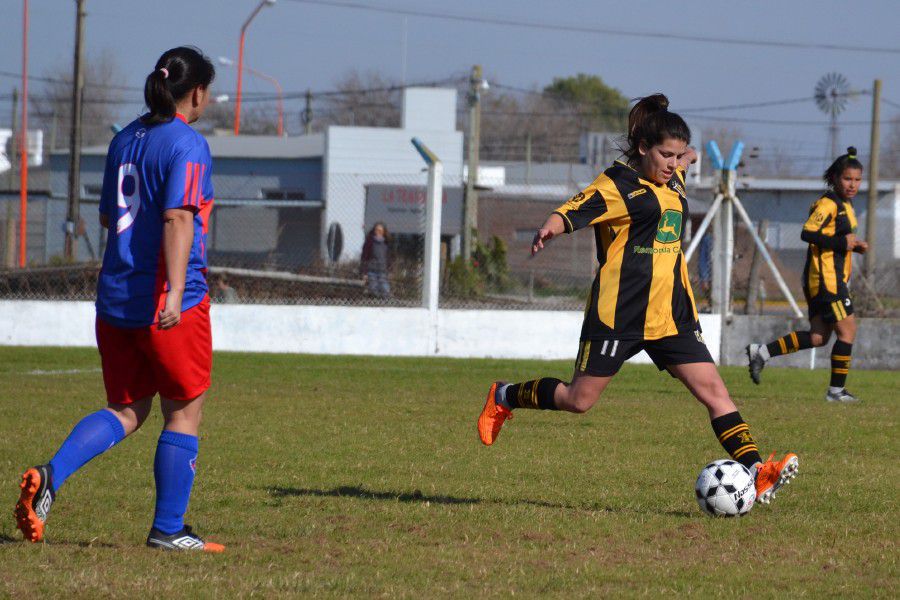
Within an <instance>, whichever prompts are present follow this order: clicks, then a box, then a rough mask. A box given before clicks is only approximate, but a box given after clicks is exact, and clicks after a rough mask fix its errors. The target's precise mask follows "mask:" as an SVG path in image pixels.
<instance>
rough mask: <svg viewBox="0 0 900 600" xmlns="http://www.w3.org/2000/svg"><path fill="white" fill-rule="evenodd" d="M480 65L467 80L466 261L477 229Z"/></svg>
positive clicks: (464, 218) (464, 256)
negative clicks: (476, 187)
mask: <svg viewBox="0 0 900 600" xmlns="http://www.w3.org/2000/svg"><path fill="white" fill-rule="evenodd" d="M483 85H484V80H483V79H482V78H481V65H475V66H473V67H472V76H471V77H470V78H469V160H468V165H469V172H468V177H466V206H465V211H464V215H463V231H462V234H463V235H462V238H463V259H465V260H466V261H468V260H469V259H470V258H471V257H472V250H473V249H474V248H475V240H474V239H473V238H474V237H475V231H476V230H477V229H478V190H477V189H475V186H476V185H477V183H478V147H479V145H480V144H481V90H482V87H483Z"/></svg>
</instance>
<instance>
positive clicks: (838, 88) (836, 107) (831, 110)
mask: <svg viewBox="0 0 900 600" xmlns="http://www.w3.org/2000/svg"><path fill="white" fill-rule="evenodd" d="M850 94H851V91H850V82H849V81H847V78H846V77H844V76H843V75H841V74H840V73H829V74H827V75H825V76H824V77H822V79H820V80H819V81H818V83H816V90H815V96H814V97H815V99H816V106H818V107H819V110H821V111H822V112H823V113H825V114H826V115H828V116H829V117H830V118H831V126H830V127H829V129H828V133H829V137H830V138H831V154H830V155H829V160H831V159H833V158H834V157H835V156H837V155H838V124H837V120H838V115H839V114H841V113H842V112H843V111H844V109H845V108H847V103H848V102H849V101H850Z"/></svg>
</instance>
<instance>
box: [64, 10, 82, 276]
mask: <svg viewBox="0 0 900 600" xmlns="http://www.w3.org/2000/svg"><path fill="white" fill-rule="evenodd" d="M84 2H85V0H75V4H76V10H77V13H76V17H75V65H74V70H73V73H72V130H71V139H70V140H69V207H68V211H67V214H66V247H65V255H66V259H68V260H76V259H77V258H78V235H77V224H78V219H79V217H80V206H79V203H80V201H81V102H82V100H83V99H84V73H83V66H84V44H83V42H84V17H85V11H84Z"/></svg>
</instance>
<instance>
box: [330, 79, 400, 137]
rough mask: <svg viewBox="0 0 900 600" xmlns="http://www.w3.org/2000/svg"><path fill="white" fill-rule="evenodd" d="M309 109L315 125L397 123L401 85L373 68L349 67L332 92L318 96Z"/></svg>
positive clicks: (391, 124) (371, 125) (370, 125)
mask: <svg viewBox="0 0 900 600" xmlns="http://www.w3.org/2000/svg"><path fill="white" fill-rule="evenodd" d="M319 100H320V102H319V106H318V107H316V108H315V109H314V111H313V119H314V121H313V123H314V126H315V128H317V129H318V128H321V127H323V126H324V125H355V126H357V127H399V126H400V110H401V108H400V104H401V89H400V85H399V83H398V82H397V81H395V80H393V79H391V78H389V77H387V76H385V75H383V74H381V73H378V72H375V71H368V72H365V73H360V72H358V71H355V70H354V71H350V72H348V73H347V74H346V75H344V76H343V77H342V78H341V79H340V80H339V81H338V82H337V84H336V86H335V92H334V93H329V94H328V95H322V96H319Z"/></svg>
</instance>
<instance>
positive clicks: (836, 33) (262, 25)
mask: <svg viewBox="0 0 900 600" xmlns="http://www.w3.org/2000/svg"><path fill="white" fill-rule="evenodd" d="M358 2H359V3H363V4H370V5H378V6H383V7H390V8H400V9H413V10H424V11H437V12H443V13H453V14H458V15H465V16H472V17H485V18H492V19H508V20H517V21H530V22H538V23H552V24H559V25H577V26H579V27H587V28H593V27H596V28H598V29H605V30H623V31H638V32H647V33H675V34H686V35H697V36H718V37H725V38H740V39H760V40H772V41H779V42H785V41H787V42H799V43H813V44H816V43H827V44H841V45H851V46H867V47H872V46H877V47H883V48H884V47H887V48H894V49H897V48H900V40H898V38H897V35H896V32H897V27H898V25H900V2H897V0H869V1H866V0H859V1H855V2H846V1H836V0H796V1H791V2H785V1H783V0H782V1H779V2H776V1H769V0H765V1H755V2H727V1H721V0H720V1H695V2H690V1H683V2H680V3H674V2H661V1H653V0H645V1H632V2H621V1H616V2H608V1H605V0H603V1H601V0H593V1H588V0H559V1H555V2H554V1H546V0H545V1H538V0H520V1H512V0H455V1H454V2H437V1H431V0H418V1H417V0H358ZM256 3H257V2H256V0H230V1H227V2H226V1H215V0H190V1H183V0H182V1H176V0H153V1H147V0H144V1H136V0H87V9H88V18H87V27H86V48H87V50H88V54H89V55H90V54H92V53H97V52H99V51H101V50H104V49H109V50H112V51H114V52H115V54H116V56H117V57H118V59H119V61H120V63H121V66H122V67H123V71H124V72H125V73H126V74H127V75H126V81H124V82H122V83H124V84H126V85H133V86H140V85H142V83H143V79H144V77H145V76H146V74H147V73H148V71H149V70H150V68H152V65H153V63H154V61H155V59H156V58H157V56H158V55H159V54H160V52H161V51H162V50H164V49H166V48H169V47H171V46H174V45H178V44H183V43H191V44H194V45H197V46H199V47H200V48H202V49H203V50H204V51H205V52H206V53H207V54H209V55H211V56H213V57H216V56H220V55H224V56H230V57H236V54H237V42H238V32H239V29H240V25H241V23H242V22H243V21H244V19H245V18H246V17H247V15H248V14H249V13H250V11H251V10H252V9H253V7H254V6H255V5H256ZM30 4H31V29H30V49H31V56H30V61H31V71H32V73H33V74H41V73H43V72H45V71H46V70H47V69H48V68H50V67H52V66H56V65H60V64H64V65H68V64H70V61H71V51H72V43H73V38H74V12H75V11H74V6H75V3H74V2H72V1H65V0H31V2H30ZM21 7H22V3H21V1H20V0H0V10H2V13H0V14H2V15H3V16H4V25H5V26H6V27H5V29H6V31H5V32H4V36H3V37H4V43H3V49H4V52H3V53H2V55H0V70H2V71H12V72H19V70H20V65H21V62H20V61H21V54H20V47H21V37H20V35H21V33H20V25H21ZM406 27H407V32H408V35H407V44H406V46H407V59H406V62H407V70H406V74H407V81H410V82H414V81H424V80H436V79H443V78H445V77H448V76H451V75H458V74H462V73H465V72H467V71H468V69H469V68H470V67H471V65H472V64H473V63H481V64H483V65H484V68H485V72H486V75H487V77H488V78H489V79H493V80H497V81H501V82H503V83H505V84H508V85H514V86H521V87H530V86H532V85H534V84H537V85H543V84H546V83H548V82H549V81H550V80H551V79H552V78H553V77H554V76H564V75H572V74H575V73H578V72H585V73H593V74H598V75H600V76H601V77H603V79H604V80H605V81H606V82H607V83H609V84H611V85H613V86H615V87H617V88H618V89H620V90H621V91H622V92H623V93H624V94H625V95H627V96H629V97H635V96H639V95H642V94H646V93H649V92H654V91H664V92H665V93H667V94H668V95H669V97H670V99H671V101H672V108H673V109H674V110H679V109H688V108H698V107H710V106H721V105H731V104H742V103H748V102H756V101H766V100H779V99H785V98H799V97H803V96H811V95H812V91H813V87H814V85H815V83H816V81H817V80H818V79H819V78H820V77H821V76H822V75H824V74H825V73H827V72H830V71H838V72H841V73H843V74H844V75H846V76H847V78H848V79H849V80H850V82H851V84H852V85H853V86H854V87H858V88H865V89H870V88H871V85H872V80H873V79H875V78H876V77H880V78H881V79H883V81H884V92H883V93H884V97H885V98H887V99H888V100H890V101H893V102H895V103H897V104H900V53H897V52H880V53H874V52H873V53H869V52H851V51H847V50H843V51H831V50H821V49H802V48H782V47H758V46H746V45H724V44H716V43H700V42H689V41H678V40H672V39H665V38H654V37H649V38H641V39H636V38H630V37H622V36H614V35H608V34H603V35H600V34H596V35H595V34H590V33H585V32H577V33H575V32H566V31H547V30H537V29H529V28H519V27H504V26H499V25H493V24H478V23H471V22H460V21H452V20H438V19H433V18H426V17H420V16H410V17H407V18H406ZM403 30H404V17H403V16H399V15H393V14H381V13H374V12H369V11H361V10H351V9H346V8H338V7H333V6H322V5H314V4H306V3H299V2H293V1H291V0H279V1H278V3H277V4H276V5H275V6H274V7H271V8H267V9H265V10H263V11H262V12H261V13H260V15H259V16H258V17H257V18H256V20H255V21H254V22H253V24H252V26H251V28H250V30H249V33H248V38H247V48H246V55H245V60H246V63H247V64H248V65H250V66H252V67H255V68H257V69H259V70H261V71H266V72H269V73H271V74H272V75H274V76H276V77H278V78H279V79H280V81H281V83H282V85H283V87H284V88H285V90H286V91H299V90H305V89H306V88H312V89H313V90H328V89H331V88H332V87H333V84H334V81H335V80H336V79H337V78H338V77H339V76H340V75H342V74H343V73H345V72H347V71H348V70H350V69H358V70H362V71H365V70H377V71H381V72H383V73H385V74H387V75H390V76H393V77H397V78H399V77H400V76H401V74H402V65H403V58H402V47H403V42H402V40H403ZM218 70H219V76H218V79H217V86H218V87H219V89H220V90H222V91H229V90H231V89H233V87H234V81H235V78H234V71H233V69H229V68H227V67H221V66H220V67H218ZM245 81H246V82H247V89H248V91H250V92H259V93H267V92H269V88H267V87H266V86H265V84H263V83H262V82H259V81H255V80H252V79H245ZM14 85H18V82H17V81H15V80H14V79H12V78H9V77H0V94H4V95H5V94H7V93H8V92H9V90H11V88H12V87H13V86H14ZM134 98H135V104H134V105H133V106H129V107H125V109H123V112H124V115H123V118H126V117H127V116H131V115H134V114H137V112H138V111H139V110H140V105H141V102H140V95H139V94H134ZM300 108H301V104H300V102H299V101H296V102H290V103H288V109H289V110H290V111H291V114H289V115H288V123H289V127H290V128H291V129H293V130H295V131H296V130H297V129H298V127H299V125H298V119H297V111H298V110H299V109H300ZM870 110H871V99H870V98H868V97H863V98H861V99H859V100H856V101H854V102H851V104H850V106H849V108H848V110H847V111H846V112H845V113H844V115H843V117H842V119H843V120H844V121H846V122H847V124H845V125H844V126H843V128H842V136H841V146H842V147H843V146H846V145H847V144H850V143H854V144H856V145H858V146H860V147H861V148H865V147H867V146H868V139H869V129H868V126H867V125H866V124H863V123H858V122H860V121H865V120H867V119H868V118H869V112H870ZM7 112H8V111H4V110H3V109H2V108H0V115H2V116H0V122H6V121H7V119H8V116H7V114H6V113H7ZM883 113H884V115H885V117H892V116H896V115H898V114H900V110H898V108H897V107H896V106H892V105H889V104H886V105H884V106H883ZM705 114H707V115H724V116H733V117H739V118H742V119H763V120H773V119H774V120H792V121H817V120H819V121H822V122H823V123H824V121H825V118H824V115H822V114H821V113H820V112H818V110H817V109H816V108H815V106H814V105H813V104H812V102H809V103H800V104H790V105H786V106H777V107H768V108H756V109H735V110H727V111H721V112H718V113H713V112H707V113H705ZM692 122H693V124H694V125H695V126H702V125H703V124H705V123H708V122H709V121H707V120H701V119H696V118H695V119H692ZM725 124H727V123H725ZM734 124H735V125H738V126H740V127H741V129H742V130H743V131H744V132H745V133H746V134H747V137H748V138H749V139H750V141H751V142H754V143H757V144H764V145H766V146H767V147H770V146H773V145H776V144H780V145H781V146H782V147H786V148H789V149H790V150H792V151H795V152H796V153H797V154H798V156H802V157H805V160H807V162H808V163H809V164H810V166H813V165H814V163H815V162H816V161H817V160H819V159H817V157H819V156H820V155H821V157H822V158H821V160H822V161H824V154H825V152H826V150H825V146H826V145H827V130H826V127H825V126H824V125H822V126H817V125H796V126H795V125H784V124H782V125H779V124H762V123H734ZM815 168H818V167H817V166H815Z"/></svg>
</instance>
